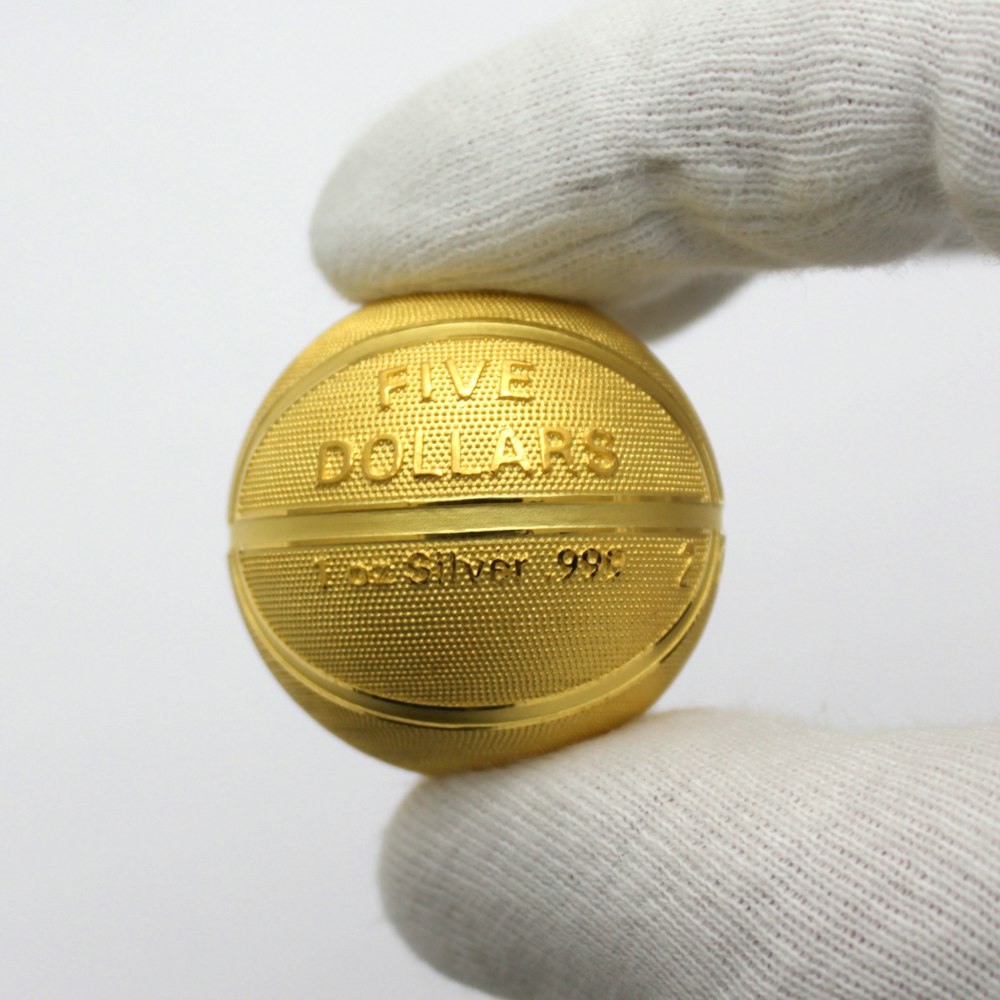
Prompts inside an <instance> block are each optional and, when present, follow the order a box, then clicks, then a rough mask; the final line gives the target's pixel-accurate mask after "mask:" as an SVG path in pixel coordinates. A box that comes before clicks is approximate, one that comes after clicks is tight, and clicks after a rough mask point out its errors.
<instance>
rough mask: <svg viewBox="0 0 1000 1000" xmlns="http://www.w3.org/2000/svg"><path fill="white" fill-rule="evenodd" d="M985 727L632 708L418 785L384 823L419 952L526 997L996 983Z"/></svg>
mask: <svg viewBox="0 0 1000 1000" xmlns="http://www.w3.org/2000/svg"><path fill="white" fill-rule="evenodd" d="M998 859H1000V727H988V726H982V727H971V728H966V729H929V728H928V729H915V730H912V731H902V732H883V733H874V734H869V735H857V734H854V735H847V734H842V733H837V732H834V731H831V730H828V729H816V728H811V727H808V726H805V725H804V724H801V723H797V722H791V721H787V720H782V719H776V718H771V717H765V716H756V715H751V714H746V713H738V712H722V711H683V712H671V713H668V714H665V715H658V716H650V717H646V718H645V719H642V720H640V721H638V722H636V723H634V724H632V725H629V726H627V727H625V728H623V729H620V730H617V731H615V732H613V733H610V734H608V735H606V736H603V737H600V738H598V739H595V740H591V741H588V742H586V743H582V744H578V745H576V746H574V747H571V748H569V749H567V750H564V751H561V752H559V753H558V754H552V755H549V756H545V757H540V758H536V759H532V760H528V761H524V762H521V763H519V764H516V765H512V766H510V767H507V768H502V769H498V770H495V771H490V772H484V773H470V774H462V775H457V776H454V777H448V778H444V779H435V780H432V781H427V782H424V783H423V784H421V785H419V786H418V787H417V788H416V789H415V791H414V792H413V794H411V796H410V797H409V798H408V799H407V801H406V802H405V803H404V804H403V806H402V807H401V809H400V810H399V812H398V813H397V815H396V817H395V819H394V820H393V822H392V824H391V827H390V829H389V831H388V835H387V837H386V840H385V847H384V853H383V858H382V865H381V885H382V891H383V896H384V900H385V905H386V907H387V910H388V913H389V916H390V917H391V919H392V921H393V922H394V924H395V925H396V927H397V928H398V929H399V931H400V932H401V934H402V935H403V937H404V938H405V939H406V940H407V941H408V942H409V943H410V944H411V945H412V947H413V948H414V949H415V950H416V951H417V952H418V953H419V954H420V955H421V956H423V957H424V958H425V959H426V960H427V961H429V962H431V963H432V964H433V965H435V966H437V967H438V968H439V969H441V970H442V971H444V972H445V973H447V974H448V975H449V976H452V977H454V978H456V979H459V980H461V981H463V982H466V983H469V984H471V985H473V986H477V987H480V988H481V989H484V990H486V991H488V992H490V993H495V994H496V995H498V996H503V997H524V998H528V997H530V998H535V1000H543V998H544V1000H550V998H551V1000H570V998H572V1000H591V998H593V1000H598V998H600V1000H609V998H616V997H617V998H634V1000H655V998H661V997H662V998H667V997H671V998H672V997H684V998H685V1000H745V998H747V997H783V998H795V1000H832V998H836V1000H873V998H888V997H893V998H895V997H920V998H921V1000H945V998H947V1000H954V998H955V997H963V998H965V1000H972V998H987V997H997V996H1000V864H998Z"/></svg>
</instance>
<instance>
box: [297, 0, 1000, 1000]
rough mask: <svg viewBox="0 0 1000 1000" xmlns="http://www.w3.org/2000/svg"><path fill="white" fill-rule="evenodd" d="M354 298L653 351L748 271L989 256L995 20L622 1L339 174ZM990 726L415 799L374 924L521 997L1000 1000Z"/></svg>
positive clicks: (369, 139) (516, 772)
mask: <svg viewBox="0 0 1000 1000" xmlns="http://www.w3.org/2000/svg"><path fill="white" fill-rule="evenodd" d="M313 239H314V250H315V255H316V258H317V261H318V262H319V264H320V266H321V267H322V268H323V270H324V271H325V273H326V274H327V275H328V277H329V278H330V280H331V281H332V282H333V284H334V285H335V286H336V287H337V288H338V289H340V290H341V291H342V292H344V293H345V294H346V295H348V296H350V297H353V298H356V299H361V300H365V299H372V298H377V297H381V296H385V295H390V294H398V293H402V292H409V291H428V290H446V289H455V288H501V289H509V290H514V291H527V292H538V293H542V294H548V295H555V296H560V297H564V298H573V299H583V300H586V301H590V302H594V303H596V304H597V305H599V306H601V307H603V308H605V309H610V311H612V312H613V313H615V314H616V315H617V316H619V318H622V317H627V322H628V323H629V324H630V325H631V326H632V328H633V329H636V328H638V329H643V330H647V331H653V330H662V329H663V328H664V327H665V326H666V325H676V324H678V323H679V322H682V321H683V320H684V319H685V318H686V317H688V316H690V314H691V313H692V311H695V310H697V309H698V308H703V307H704V306H705V305H707V304H710V303H711V302H713V301H715V300H717V298H718V296H719V295H720V294H721V293H723V292H724V291H725V290H726V289H727V288H728V287H731V286H732V284H733V283H734V282H735V281H738V280H740V279H741V278H742V277H744V276H746V275H749V274H751V273H753V272H754V271H757V270H761V269H768V268H791V267H804V266H809V265H845V264H852V265H858V264H871V263H877V262H883V261H889V260H893V259H897V258H899V257H902V256H905V255H908V254H912V253H915V252H918V251H920V250H922V249H925V248H928V247H933V246H937V245H940V244H942V243H943V242H945V241H947V242H949V243H954V242H956V241H958V242H967V243H969V244H970V245H973V246H978V247H979V248H981V249H983V250H988V251H993V252H1000V4H998V3H997V2H996V0H978V2H973V0H970V2H960V0H951V2H949V0H869V2H861V0H724V2H720V0H687V2H685V0H672V2H671V0H629V2H619V3H616V4H613V5H610V6H607V7H604V8H601V9H598V10H595V11H592V12H589V13H587V14H585V15H580V16H577V17H575V18H573V19H572V20H571V21H568V22H566V23H563V24H561V25H558V26H556V27H554V28H552V29H550V30H548V31H546V32H543V33H541V34H538V35H536V36H534V37H532V38H529V39H526V40H524V41H522V42H520V43H518V44H517V45H514V46H510V47H508V48H506V49H505V50H503V51H501V52H499V53H497V54H496V55H494V56H492V57H490V58H487V59H485V60H481V61H480V62H478V63H475V64H473V65H471V66H468V67H466V68H465V69H463V70H461V71H459V72H457V73H454V74H452V75H451V76H448V77H446V78H444V79H442V80H440V81H438V82H436V83H434V84H433V85H431V86H430V87H427V88H425V89H424V90H423V91H422V92H421V93H419V94H418V95H416V96H415V97H414V98H413V99H411V100H410V101H409V102H407V103H406V104H404V105H403V106H402V107H401V108H399V109H398V110H397V111H395V112H394V113H392V114H390V115H389V116H387V117H386V118H385V119H384V120H383V121H382V122H381V123H379V124H378V125H377V126H376V127H375V128H374V129H373V130H372V131H371V132H370V133H369V134H368V135H367V136H366V137H365V138H364V139H363V140H362V141H361V142H360V143H359V144H358V146H357V147H356V148H355V149H354V150H353V151H352V152H351V154H350V155H349V156H348V157H347V158H346V160H345V161H344V163H343V164H342V165H341V166H340V168H339V169H338V170H337V171H336V173H335V174H334V175H333V177H332V178H331V180H330V182H329V184H328V185H327V188H326V190H325V191H324V193H323V195H322V197H321V199H320V202H319V205H318V207H317V210H316V215H315V219H314V227H313ZM998 796H1000V728H997V727H978V728H972V729H965V730H960V729H959V730H932V729H924V730H914V731H910V732H904V733H895V734H894V733H882V734H875V735H866V736H858V735H853V736H848V735H841V734H836V733H833V732H829V731H826V730H816V729H811V728H809V727H807V726H804V725H800V724H797V723H791V722H787V721H781V720H775V719H771V718H766V717H760V716H754V715H746V714H738V713H729V712H712V711H704V712H675V713H668V714H666V715H661V716H656V717H648V718H646V719H643V720H640V721H638V722H636V723H634V724H631V725H629V726H627V727H625V728H624V729H622V730H619V731H617V732H615V733H612V734H609V735H607V736H604V737H600V738H598V739H595V740H592V741H590V742H588V743H585V744H581V745H579V746H576V747H572V748H569V749H567V750H564V751H561V752H559V753H556V754H552V755H549V756H546V757H542V758H538V759H536V760H531V761H526V762H523V763H521V764H518V765H514V766H511V767H509V768H505V769H501V770H498V771H493V772H486V773H479V774H467V775H460V776H456V777H451V778H445V779H437V780H435V781H431V782H426V783H424V784H422V785H421V786H419V787H418V788H417V790H416V792H415V793H414V794H413V795H412V796H411V798H410V799H409V800H408V801H407V802H406V804H405V805H404V806H403V808H402V809H401V810H400V812H399V813H398V814H397V817H396V819H395V820H394V822H393V824H392V827H391V828H390V830H389V833H388V836H387V840H386V846H385V852H384V857H383V867H382V886H383V892H384V896H385V901H386V906H387V909H388V912H389V914H390V916H391V918H392V920H393V921H394V923H395V925H396V926H397V928H398V929H399V930H400V932H401V933H402V934H403V936H404V937H405V938H406V939H407V940H408V941H409V942H410V943H411V944H412V946H413V947H414V948H415V949H416V951H417V952H418V953H419V954H421V955H422V956H424V957H425V958H426V959H427V960H428V961H430V962H432V963H433V964H435V965H436V966H437V967H438V968H440V969H442V970H443V971H445V972H446V973H448V974H449V975H452V976H454V977H456V978H458V979H461V980H462V981H464V982H468V983H471V984H474V985H476V986H479V987H481V988H483V989H485V990H488V991H491V992H494V993H496V994H498V995H501V996H508V997H533V998H543V997H544V998H565V1000H569V998H574V1000H587V998H595V1000H596V998H601V1000H609V998H631V1000H646V998H650V1000H652V998H665V997H677V998H683V1000H702V998H704V1000H709V998H711V1000H727V998H731V1000H736V998H741V1000H742V998H747V997H755V998H756V997H760V998H776V997H780V998H801V1000H806V998H809V1000H813V998H815V1000H819V998H823V1000H832V998H843V1000H846V998H851V1000H855V998H858V1000H860V998H866V1000H867V998H875V997H878V998H888V997H892V998H896V997H898V998H919V1000H931V998H949V1000H956V998H957V1000H967V998H969V1000H971V998H976V997H984V998H986V997H989V998H994V1000H996V998H997V997H1000V797H998Z"/></svg>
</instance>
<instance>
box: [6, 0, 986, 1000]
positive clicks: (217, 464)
mask: <svg viewBox="0 0 1000 1000" xmlns="http://www.w3.org/2000/svg"><path fill="white" fill-rule="evenodd" d="M578 6H579V3H578V0H505V2H504V3H503V4H500V3H485V2H483V3H480V2H472V0H431V2H430V3H426V2H425V3H419V4H418V3H413V2H409V3H408V2H405V0H395V2H393V0H379V2H368V3H364V4H361V3H345V2H337V0H334V2H326V3H319V2H306V0H299V2H289V0H283V2H281V3H279V2H278V0H253V2H243V3H222V2H218V0H208V2H206V0H199V2H172V3H169V4H163V3H156V4H153V3H147V2H136V3H132V4H113V3H99V2H96V0H91V2H88V3H68V2H57V0H49V2H47V3H44V4H38V3H27V2H23V3H11V2H9V0H8V3H7V4H6V5H5V7H4V13H3V14H2V15H0V19H2V20H0V29H2V32H0V45H2V47H3V57H2V59H0V95H2V96H0V126H2V132H0V135H2V140H3V147H2V167H0V169H2V175H0V219H2V227H3V228H2V231H3V239H2V241H0V275H2V284H3V292H2V295H0V320H2V327H0V337H2V348H3V349H2V356H0V407H2V411H0V416H2V432H0V469H2V473H3V480H2V491H0V502H2V504H3V508H2V530H3V535H2V538H3V548H2V558H0V574H2V576H0V600H2V615H3V619H2V620H3V624H4V628H5V631H4V635H5V639H6V642H5V644H4V650H5V668H4V673H3V683H2V695H0V698H2V701H0V713H2V715H0V719H2V735H0V795H2V811H0V824H2V825H0V888H2V896H0V898H2V908H0V955H2V960H0V995H2V996H4V997H11V998H18V1000H22V998H36V997H46V998H48V997H59V998H74V1000H75V998H80V997H100V998H118V997H122V998H125V997H128V998H136V997H142V998H161V997H162V998H178V997H184V998H213V1000H215V998H240V1000H255V998H281V997H295V998H305V1000H309V998H323V997H336V998H338V1000H385V998H395V997H404V996H405V997H406V998H407V1000H424V998H435V1000H447V998H451V997H462V996H471V995H473V991H471V990H466V989H464V988H462V987H458V986H455V985H452V984H450V983H448V982H446V981H445V980H443V979H442V978H440V977H439V976H437V974H436V973H434V972H433V971H431V970H430V969H427V968H425V967H423V966H422V965H421V964H419V963H418V961H417V960H416V959H415V958H413V957H412V956H411V955H410V954H409V953H408V952H407V951H406V949H405V947H404V946H403V945H402V944H400V943H399V942H397V940H396V939H395V937H394V935H393V932H392V930H391V928H390V927H389V926H388V924H387V922H386V921H385V919H384V917H383V916H382V915H381V908H380V904H379V900H378V897H377V894H376V890H375V887H374V868H375V863H376V857H377V850H378V844H379V836H380V831H381V830H382V828H383V827H384V825H385V823H386V822H387V820H388V818H389V816H390V815H391V813H392V810H393V808H394V806H395V804H396V803H397V802H398V801H399V800H400V798H401V797H402V796H403V795H404V793H405V792H406V790H407V789H408V788H409V787H410V786H411V784H412V782H413V780H414V779H413V778H412V776H410V775H408V774H406V773H404V772H402V771H398V770H394V769H392V768H390V767H388V766H384V765H381V764H379V763H376V762H374V761H370V760H367V759H365V758H363V757H362V756H360V755H359V754H358V753H356V752H355V751H353V750H351V749H349V748H348V747H346V746H345V745H342V744H340V743H339V742H338V741H337V740H336V739H335V738H334V737H332V736H330V735H329V734H328V733H326V732H325V731H324V730H322V729H321V728H320V727H319V726H317V725H316V724H315V723H313V722H312V721H311V720H310V719H309V718H308V717H307V716H306V715H305V714H304V713H303V712H301V711H300V710H299V709H298V708H297V707H296V706H295V705H294V704H293V703H292V702H291V701H290V700H289V699H288V698H287V697H286V696H285V695H284V694H283V693H282V692H281V690H280V689H279V688H278V686H277V685H276V684H275V683H274V681H273V680H272V679H271V676H270V675H269V673H268V672H267V670H266V669H265V668H264V666H263V665H262V664H261V663H260V662H259V660H258V658H257V655H256V653H255V652H254V650H253V648H252V646H251V644H250V641H249V639H248V638H247V636H246V635H245V633H244V629H243V626H242V624H241V622H240V621H239V619H238V615H237V612H236V606H235V602H234V600H233V598H232V596H231V594H230V590H229V583H228V580H227V576H226V570H225V551H226V547H227V539H226V528H225V506H226V492H227V488H228V485H229V482H228V481H229V476H230V472H231V469H232V464H233V462H234V460H235V456H236V450H237V447H238V445H239V443H240V440H241V437H242V434H243V431H244V429H245V426H246V424H247V422H248V421H249V418H250V416H251V414H252V413H253V411H254V409H255V407H256V405H257V403H258V401H259V400H260V398H261V397H262V395H263V393H264V392H265V390H266V389H267V388H268V386H269V385H270V383H271V381H272V380H273V379H274V377H275V376H276V375H277V373H278V372H279V370H280V369H281V368H282V367H283V366H284V365H285V363H286V362H287V361H288V360H289V359H290V358H291V356H293V355H294V354H295V353H297V352H298V350H299V349H300V348H301V347H302V346H303V345H304V344H305V343H306V342H308V341H309V340H311V339H312V338H313V337H314V336H315V335H316V334H318V333H319V332H320V331H321V330H322V329H323V328H324V327H325V326H327V325H328V324H329V323H331V322H332V321H334V320H335V319H337V318H339V317H340V316H342V315H343V314H344V313H345V312H346V311H347V309H348V305H347V304H346V303H345V302H343V301H341V300H339V299H338V298H337V297H336V296H335V295H334V294H333V293H332V292H331V291H330V290H329V289H328V288H327V287H326V286H325V285H324V283H323V281H322V279H321V278H320V277H319V275H318V274H317V273H316V272H315V270H314V268H313V267H312V265H311V263H310V260H309V256H308V246H307V238H306V230H307V225H308V217H309V214H310V211H311V208H312V203H313V200H314V198H315V196H316V194H317V193H318V191H319V189H320V186H321V184H322V182H323V180H324V179H325V176H326V174H327V173H328V172H329V170H330V169H331V168H332V167H333V165H334V163H335V162H336V161H337V159H338V157H339V156H340V155H341V153H342V152H343V150H344V149H345V148H346V147H347V145H348V144H349V143H350V142H351V140H352V138H354V137H355V136H356V135H358V134H359V132H360V131H361V130H362V129H363V128H364V127H365V126H366V125H367V124H368V123H370V122H371V121H373V120H374V118H375V117H376V116H377V115H378V114H379V113H380V112H381V111H382V110H384V109H385V108H387V107H388V106H389V105H390V104H392V103H393V102H394V101H396V100H397V99H399V98H401V97H402V96H403V95H404V94H406V93H407V92H408V91H409V90H410V89H411V88H412V87H414V86H415V85H417V84H418V83H420V82H422V81H424V80H426V79H428V78H429V77H430V76H432V75H434V74H436V73H437V72H439V71H440V70H442V69H444V68H447V67H450V66H453V65H455V64H457V63H459V62H461V61H464V60H465V59H467V58H469V57H471V56H473V55H475V54H476V53H479V52H482V51H485V50H487V49H488V48H490V47H492V46H493V45H495V44H496V43H498V42H499V41H501V40H505V39H507V38H512V37H514V36H516V35H517V34H520V33H521V32H523V31H524V30H526V29H528V28H530V27H533V26H535V25H538V24H542V23H545V22H548V21H550V20H552V19H553V18H554V17H556V16H558V15H559V14H561V13H563V12H565V11H571V10H573V9H575V8H577V7H578ZM998 273H1000V272H998V269H997V265H996V264H995V263H991V262H988V261H984V260H981V259H980V260H975V259H964V260H956V261H933V262H929V263H920V264H907V265H904V266H900V267H898V268H895V269H892V270H886V271H880V272H857V273H847V272H837V273H832V272H831V273H822V274H821V273H811V274H806V275H794V276H785V277H770V278H766V279H761V280H759V281H757V282H756V283H755V284H753V285H752V286H751V287H749V288H748V289H747V290H745V291H744V292H742V293H741V294H740V295H739V296H737V297H736V298H735V299H734V300H732V301H731V302H730V303H728V304H727V305H726V306H725V307H724V308H722V309H721V310H719V311H718V312H717V313H716V314H713V315H711V316H710V317H707V318H705V319H703V320H702V321H701V322H700V323H698V324H696V325H695V326H694V327H691V328H689V330H688V331H685V332H683V333H680V334H677V335H674V336H672V337H671V338H669V339H666V340H662V341H660V342H659V343H657V344H656V345H655V348H656V350H657V351H658V353H659V354H660V356H661V357H662V359H663V360H664V362H665V363H666V364H667V366H668V367H669V368H670V369H671V370H672V371H673V372H674V374H675V375H676V376H677V377H678V379H679V381H680V382H681V384H682V385H683V386H684V387H685V389H686V390H687V392H688V394H689V395H690V396H691V398H692V399H693V401H694V402H695V404H696V406H697V408H698V410H699V412H700V414H701V416H702V418H703V421H704V423H705V425H706V426H707V428H708V430H709V433H710V435H711V437H712V439H713V443H714V445H715V449H716V453H717V456H718V459H719V464H720V468H721V470H722V475H723V480H724V484H725V487H726V492H727V510H726V527H727V533H728V536H729V545H728V554H727V565H726V567H725V573H724V577H723V583H722V588H721V591H720V596H719V601H718V604H717V606H716V610H715V613H714V620H713V621H712V623H711V625H710V628H709V629H708V632H707V634H706V636H705V638H704V639H703V641H702V644H701V646H700V647H699V649H698V651H697V653H696V654H695V655H694V657H693V658H692V660H691V662H690V663H689V665H688V667H687V669H686V670H685V672H684V674H683V675H682V677H681V679H680V680H679V681H678V682H677V683H676V684H675V685H674V687H673V688H672V689H671V691H669V692H668V694H667V696H666V697H665V699H664V702H663V704H664V705H665V706H676V705H690V704H706V703H707V704H726V705H745V706H758V707H763V708H772V709H777V710H782V711H789V712H795V713H799V714H804V715H806V716H809V717H812V718H815V719H819V720H824V721H828V722H831V723H835V724H838V725H852V726H866V727H867V726H872V725H880V724H905V723H908V722H912V721H916V720H921V721H923V720H936V721H942V722H956V721H962V720H968V719H986V718H990V717H992V716H994V715H995V713H996V709H997V706H998V705H1000V677H998V672H997V669H996V662H997V652H998V649H1000V624H998V620H1000V612H998V602H997V597H998V585H997V571H996V557H997V554H998V552H1000V545H998V543H1000V515H998V505H1000V488H998V487H1000V483H998V467H1000V466H998V459H997V441H998V433H997V432H998V429H1000V428H998V423H997V415H996V407H995V399H996V397H997V390H998V388H1000V380H998V376H997V370H998V363H1000V336H998V332H1000V330H998V327H1000V323H998V318H997V307H998V301H1000V299H998V295H997V288H998V282H997V278H998Z"/></svg>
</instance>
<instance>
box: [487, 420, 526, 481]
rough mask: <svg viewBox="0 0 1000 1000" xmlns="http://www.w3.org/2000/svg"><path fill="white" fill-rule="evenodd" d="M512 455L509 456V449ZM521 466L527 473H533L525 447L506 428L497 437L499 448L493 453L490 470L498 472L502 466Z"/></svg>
mask: <svg viewBox="0 0 1000 1000" xmlns="http://www.w3.org/2000/svg"><path fill="white" fill-rule="evenodd" d="M508 448H510V449H511V452H512V453H511V454H507V449H508ZM514 464H517V465H520V466H521V468H522V469H524V471H525V472H531V463H530V462H529V461H528V457H527V455H526V454H525V451H524V445H523V444H521V441H520V439H519V438H518V437H517V435H516V434H515V433H514V431H513V430H512V429H511V428H510V427H504V428H503V430H501V431H500V434H499V436H498V437H497V446H496V448H495V449H494V451H493V461H492V462H491V463H490V469H491V471H493V472H496V471H497V469H499V468H500V466H501V465H514Z"/></svg>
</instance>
